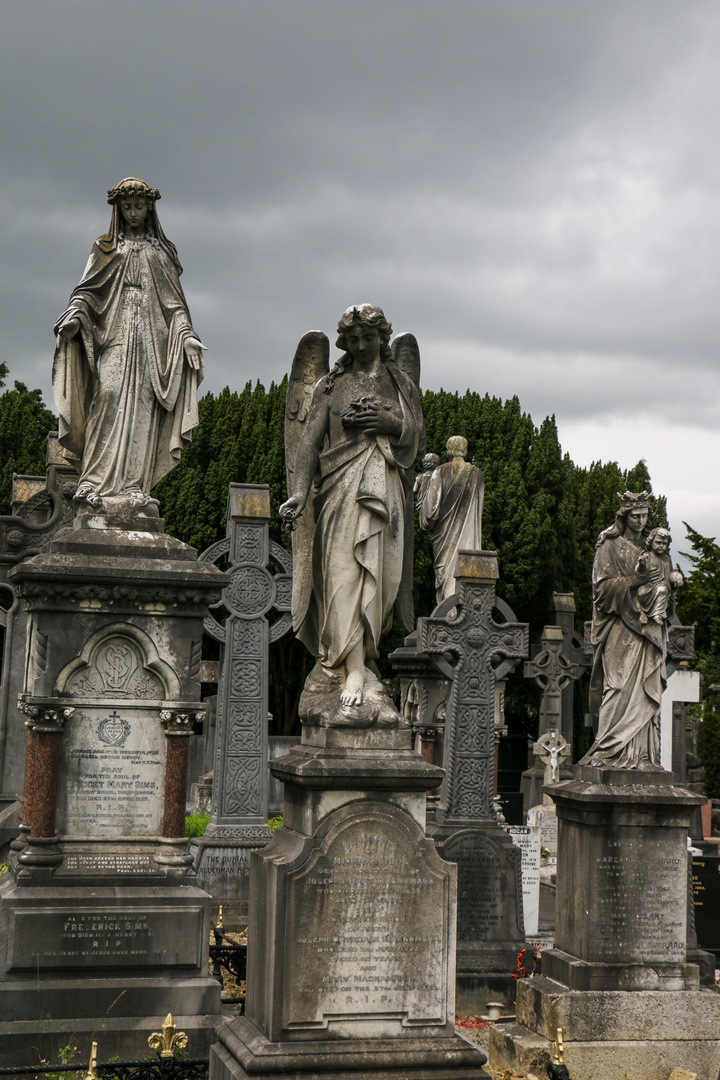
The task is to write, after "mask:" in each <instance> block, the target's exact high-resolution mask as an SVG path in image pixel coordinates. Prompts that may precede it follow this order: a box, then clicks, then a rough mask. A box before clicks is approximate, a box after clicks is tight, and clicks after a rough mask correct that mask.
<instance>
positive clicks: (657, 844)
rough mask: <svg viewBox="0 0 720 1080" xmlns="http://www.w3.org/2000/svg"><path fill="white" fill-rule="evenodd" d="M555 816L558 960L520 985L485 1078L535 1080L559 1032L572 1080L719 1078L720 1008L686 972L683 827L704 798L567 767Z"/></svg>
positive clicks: (623, 773)
mask: <svg viewBox="0 0 720 1080" xmlns="http://www.w3.org/2000/svg"><path fill="white" fill-rule="evenodd" d="M552 792H553V798H554V799H555V804H556V807H557V814H558V825H559V832H558V884H557V905H556V912H557V914H556V930H555V948H554V949H552V950H551V951H549V952H547V953H545V954H544V956H543V977H542V978H539V979H533V980H532V981H529V980H524V981H521V982H519V983H518V987H517V1024H515V1025H511V1026H507V1027H500V1028H497V1029H495V1030H494V1031H493V1032H492V1033H491V1048H490V1060H491V1063H492V1064H493V1067H497V1068H500V1067H509V1068H524V1069H531V1070H533V1071H535V1072H541V1071H544V1064H543V1063H547V1062H548V1061H549V1060H550V1054H551V1050H552V1040H553V1039H554V1037H555V1031H556V1029H557V1027H562V1029H563V1039H564V1042H565V1062H566V1064H567V1066H568V1070H569V1072H570V1075H571V1076H572V1077H573V1080H593V1078H598V1080H599V1078H601V1077H602V1080H623V1078H624V1077H627V1080H666V1078H667V1076H668V1075H669V1073H670V1071H671V1070H672V1068H673V1067H675V1066H683V1067H686V1068H691V1069H693V1070H694V1071H696V1072H697V1073H698V1076H699V1077H702V1078H703V1080H717V1075H718V1070H719V1069H720V1024H719V1023H718V1021H719V1020H720V997H718V995H717V994H715V993H713V992H712V991H708V990H703V989H701V988H700V986H699V979H698V967H697V965H696V964H693V963H688V962H687V958H688V861H687V829H688V822H689V820H690V816H691V814H692V812H693V810H694V808H695V806H696V805H697V803H698V799H699V798H700V796H697V795H694V794H692V793H691V792H688V791H685V790H683V789H682V788H677V787H674V786H673V784H672V775H671V774H670V773H663V772H641V771H635V770H607V769H592V768H586V767H582V766H576V767H575V779H574V780H571V781H567V782H564V783H561V784H557V785H554V786H553V789H552Z"/></svg>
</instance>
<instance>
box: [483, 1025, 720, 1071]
mask: <svg viewBox="0 0 720 1080" xmlns="http://www.w3.org/2000/svg"><path fill="white" fill-rule="evenodd" d="M563 1038H565V1032H563ZM489 1049H490V1057H489V1068H491V1069H493V1070H495V1071H497V1072H499V1073H501V1072H502V1071H503V1070H504V1069H509V1070H512V1071H513V1072H514V1073H520V1074H521V1075H523V1076H525V1075H527V1074H528V1073H534V1074H535V1075H536V1076H545V1075H547V1065H548V1063H549V1062H550V1061H551V1060H552V1052H553V1044H552V1043H551V1042H550V1041H549V1040H548V1039H543V1038H542V1037H541V1036H540V1035H536V1034H535V1032H532V1031H529V1030H528V1028H525V1027H522V1026H521V1025H519V1024H503V1025H496V1026H495V1027H494V1028H492V1029H491V1031H490V1047H489ZM565 1065H566V1067H567V1070H568V1072H569V1074H570V1076H571V1077H572V1080H668V1077H669V1075H670V1073H671V1072H672V1070H673V1069H675V1068H684V1069H688V1070H689V1071H691V1072H693V1073H697V1078H698V1080H717V1077H718V1071H719V1070H720V1040H718V1039H708V1040H700V1039H688V1040H680V1039H675V1040H662V1039H660V1040H652V1041H649V1040H623V1041H620V1040H617V1041H609V1042H567V1041H565Z"/></svg>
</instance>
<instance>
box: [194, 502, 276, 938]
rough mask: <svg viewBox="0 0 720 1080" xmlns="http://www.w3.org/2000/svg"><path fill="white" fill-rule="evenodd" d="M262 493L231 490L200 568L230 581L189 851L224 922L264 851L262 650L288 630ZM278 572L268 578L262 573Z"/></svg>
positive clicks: (209, 621)
mask: <svg viewBox="0 0 720 1080" xmlns="http://www.w3.org/2000/svg"><path fill="white" fill-rule="evenodd" d="M269 520H270V490H269V488H268V486H267V484H230V490H229V493H228V504H227V535H226V536H225V538H224V539H223V540H220V541H218V543H217V544H214V545H213V546H212V547H211V548H208V550H207V551H205V552H203V554H202V555H201V557H200V559H201V562H208V563H213V562H216V563H221V564H222V565H223V568H225V569H226V570H227V572H228V573H229V574H230V583H229V585H228V586H227V587H226V588H225V589H224V590H223V595H222V599H221V601H220V603H219V604H216V605H214V608H213V611H212V613H211V614H209V615H208V616H207V617H206V619H205V630H206V632H207V633H208V634H210V636H211V637H214V638H215V639H216V640H217V641H219V642H220V644H221V649H222V660H221V665H220V668H221V671H220V683H219V686H218V712H217V721H216V735H215V761H214V770H213V793H212V817H211V821H210V824H209V825H208V827H207V830H206V832H205V835H204V836H203V837H201V838H200V839H198V840H195V841H193V843H192V845H191V850H192V852H193V857H194V865H195V869H196V871H197V875H198V883H199V884H200V885H201V886H202V887H203V888H204V889H207V891H208V892H209V893H210V895H211V896H212V898H213V900H215V901H218V902H220V903H221V904H222V906H223V915H224V918H225V923H226V925H228V919H230V920H232V918H233V917H234V916H237V917H240V918H245V917H247V907H248V894H249V882H250V852H251V851H253V850H254V849H255V848H261V847H263V846H264V845H265V844H267V843H268V842H269V840H270V837H271V835H272V833H271V831H270V828H269V826H268V816H269V815H268V781H269V777H268V769H267V763H268V649H269V646H270V644H271V642H273V641H277V640H278V639H279V638H281V637H282V636H283V634H285V633H286V632H287V631H288V630H289V629H290V627H291V626H292V619H291V616H290V599H291V594H292V573H291V570H292V560H291V558H290V556H289V555H288V553H287V552H286V551H285V549H284V548H283V547H281V546H280V545H279V544H276V543H275V542H274V541H272V540H271V539H270V532H269V528H268V523H269ZM269 563H272V564H274V565H275V566H276V567H277V568H278V570H279V572H277V573H272V572H271V571H270V570H269V569H268V564H269Z"/></svg>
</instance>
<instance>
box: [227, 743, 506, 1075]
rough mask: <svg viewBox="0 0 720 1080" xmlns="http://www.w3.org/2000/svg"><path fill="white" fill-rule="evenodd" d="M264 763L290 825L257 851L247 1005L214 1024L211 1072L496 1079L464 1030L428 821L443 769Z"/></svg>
mask: <svg viewBox="0 0 720 1080" xmlns="http://www.w3.org/2000/svg"><path fill="white" fill-rule="evenodd" d="M307 734H308V728H307V727H306V728H305V731H304V733H303V740H304V741H305V739H306V736H307ZM380 734H381V735H382V734H385V735H386V736H388V737H390V738H392V737H393V736H394V734H395V733H394V732H393V731H392V730H391V731H389V732H385V733H383V732H380ZM270 768H271V771H272V774H273V776H275V777H277V778H278V779H281V780H282V781H283V783H284V785H285V802H284V818H283V821H284V824H283V828H282V829H278V830H277V831H276V832H275V834H274V836H273V839H272V841H271V843H270V844H268V845H267V846H266V847H264V848H263V849H262V850H260V851H254V852H253V854H252V856H251V867H252V869H251V875H250V917H249V936H248V976H247V987H248V996H247V1000H246V1015H245V1016H244V1017H240V1018H238V1019H236V1020H234V1021H232V1023H231V1024H230V1025H227V1026H224V1027H221V1028H220V1029H219V1031H218V1039H219V1042H218V1043H217V1045H215V1046H214V1047H213V1049H212V1052H211V1060H210V1077H211V1080H230V1078H233V1080H241V1078H245V1077H250V1076H263V1077H266V1078H268V1080H274V1078H275V1077H278V1078H279V1077H281V1076H282V1077H283V1078H293V1077H295V1078H297V1080H300V1078H302V1080H318V1078H319V1077H328V1078H330V1077H332V1078H334V1080H344V1078H346V1077H347V1078H348V1080H350V1078H351V1077H352V1080H362V1078H363V1077H369V1076H370V1075H372V1077H373V1078H380V1080H390V1078H391V1077H392V1078H393V1080H451V1078H453V1077H459V1078H465V1077H467V1078H468V1080H470V1078H477V1080H488V1076H487V1073H485V1072H484V1070H483V1068H482V1066H483V1064H484V1061H485V1055H484V1054H482V1053H481V1052H480V1051H479V1050H478V1049H477V1048H476V1047H474V1046H472V1045H471V1044H470V1043H468V1042H467V1041H466V1040H465V1039H462V1038H460V1037H459V1036H457V1035H456V1034H455V1023H454V1021H455V994H454V982H455V979H454V973H455V914H456V911H455V908H456V899H455V898H456V869H455V867H454V866H452V865H451V864H449V863H447V862H444V861H443V860H442V859H441V858H440V857H439V856H438V854H437V851H436V849H435V845H434V843H433V842H432V840H430V839H429V838H428V837H427V836H426V835H425V831H424V825H425V792H426V791H427V790H428V788H434V787H437V786H438V784H439V783H440V781H441V780H442V771H441V770H440V769H438V768H436V767H435V766H433V765H429V764H427V763H426V762H425V761H423V759H422V758H421V757H420V755H419V754H414V753H412V751H410V750H409V749H391V748H388V749H368V748H366V749H350V748H346V749H344V748H341V747H318V746H308V745H303V746H298V747H295V748H294V749H293V750H292V751H291V752H290V753H289V754H287V755H286V756H285V757H284V758H280V759H279V760H277V761H273V762H271V765H270Z"/></svg>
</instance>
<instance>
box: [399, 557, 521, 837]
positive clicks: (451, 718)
mask: <svg viewBox="0 0 720 1080" xmlns="http://www.w3.org/2000/svg"><path fill="white" fill-rule="evenodd" d="M455 574H456V578H457V588H458V591H457V593H456V594H455V595H454V596H452V597H449V598H448V599H447V600H445V601H443V603H442V604H440V605H439V606H438V607H437V608H436V610H435V612H434V613H433V615H432V616H431V617H430V618H425V619H419V620H418V630H417V638H418V649H419V650H422V651H424V652H426V653H428V654H430V655H432V656H433V657H434V662H435V664H436V665H437V666H438V668H440V670H441V671H442V673H443V674H444V675H445V677H446V678H447V679H449V680H450V681H451V689H450V695H449V700H448V707H447V715H446V728H447V735H446V740H445V743H446V750H445V762H444V765H445V769H446V777H445V780H444V781H443V788H442V791H441V807H440V811H439V813H440V815H441V816H442V820H443V821H444V822H448V823H455V822H457V823H458V824H460V823H462V822H465V821H468V820H471V821H477V820H481V819H486V820H487V819H490V820H494V819H495V809H494V806H493V793H494V773H495V748H494V727H495V682H496V680H497V679H499V678H503V677H504V674H505V673H506V669H504V665H508V666H512V660H513V659H515V658H522V657H524V656H527V649H528V627H527V624H525V623H515V622H505V623H498V622H495V621H494V619H493V610H494V609H495V608H496V607H497V601H496V597H495V582H496V580H497V577H498V569H497V557H496V555H495V553H494V552H473V553H468V552H461V554H460V557H459V559H458V566H457V569H456V572H455Z"/></svg>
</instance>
